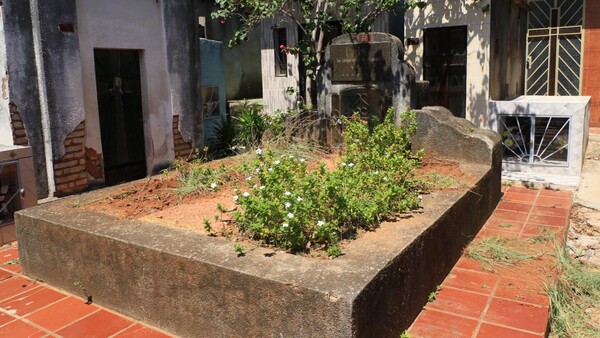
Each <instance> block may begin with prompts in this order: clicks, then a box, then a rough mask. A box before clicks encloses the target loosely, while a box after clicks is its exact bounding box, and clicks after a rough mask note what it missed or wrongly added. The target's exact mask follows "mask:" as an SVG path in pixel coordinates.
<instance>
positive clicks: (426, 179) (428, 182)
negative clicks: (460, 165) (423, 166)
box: [421, 171, 470, 190]
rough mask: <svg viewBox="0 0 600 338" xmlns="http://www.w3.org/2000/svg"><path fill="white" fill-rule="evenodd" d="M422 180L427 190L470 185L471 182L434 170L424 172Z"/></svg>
mask: <svg viewBox="0 0 600 338" xmlns="http://www.w3.org/2000/svg"><path fill="white" fill-rule="evenodd" d="M421 180H422V182H423V185H424V187H425V189H426V190H435V189H449V188H468V187H470V184H469V182H467V181H461V180H458V179H456V178H454V177H452V176H447V175H443V174H439V173H436V172H433V171H429V172H426V173H425V174H423V175H422V176H421Z"/></svg>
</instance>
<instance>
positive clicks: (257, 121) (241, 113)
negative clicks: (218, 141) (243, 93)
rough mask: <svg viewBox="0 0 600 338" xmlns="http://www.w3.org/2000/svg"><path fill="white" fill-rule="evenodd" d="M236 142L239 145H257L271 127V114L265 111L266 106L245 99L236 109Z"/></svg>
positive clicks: (234, 125) (234, 118)
mask: <svg viewBox="0 0 600 338" xmlns="http://www.w3.org/2000/svg"><path fill="white" fill-rule="evenodd" d="M235 112H236V113H235V116H234V117H233V120H234V124H233V127H234V131H235V132H234V133H235V138H234V143H235V144H236V145H238V146H244V147H257V146H259V145H260V141H261V138H262V135H263V133H264V132H265V131H266V130H267V129H268V128H269V124H270V123H271V124H272V122H271V121H270V118H269V116H268V115H267V114H266V112H265V111H264V106H263V105H260V104H258V103H251V102H249V101H244V102H243V103H242V105H241V106H239V107H237V108H236V109H235Z"/></svg>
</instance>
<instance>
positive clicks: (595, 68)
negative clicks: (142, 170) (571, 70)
mask: <svg viewBox="0 0 600 338" xmlns="http://www.w3.org/2000/svg"><path fill="white" fill-rule="evenodd" d="M585 6H586V8H585V43H584V51H583V53H584V54H583V91H582V94H583V95H589V96H591V97H592V103H591V105H592V114H591V116H590V127H600V58H599V57H598V54H600V1H598V0H587V1H586V4H585Z"/></svg>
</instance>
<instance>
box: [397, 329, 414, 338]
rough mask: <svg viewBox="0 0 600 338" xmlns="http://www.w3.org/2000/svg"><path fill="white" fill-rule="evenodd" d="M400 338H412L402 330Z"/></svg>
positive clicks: (406, 331)
mask: <svg viewBox="0 0 600 338" xmlns="http://www.w3.org/2000/svg"><path fill="white" fill-rule="evenodd" d="M400 338H412V337H411V335H410V333H408V330H404V331H402V333H401V334H400Z"/></svg>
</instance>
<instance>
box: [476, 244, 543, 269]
mask: <svg viewBox="0 0 600 338" xmlns="http://www.w3.org/2000/svg"><path fill="white" fill-rule="evenodd" d="M510 244H518V243H516V241H515V240H510V239H506V238H500V237H486V238H483V239H481V240H479V241H477V242H474V243H473V244H471V246H470V247H469V250H468V254H467V256H468V257H470V258H473V259H475V260H477V261H479V263H481V266H482V268H483V269H484V270H488V271H492V270H493V269H494V266H496V265H513V264H515V263H517V262H520V261H524V260H528V259H533V258H534V257H533V256H531V255H529V254H527V253H524V252H522V251H519V250H517V249H515V248H514V247H511V246H510ZM513 246H514V245H513Z"/></svg>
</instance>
